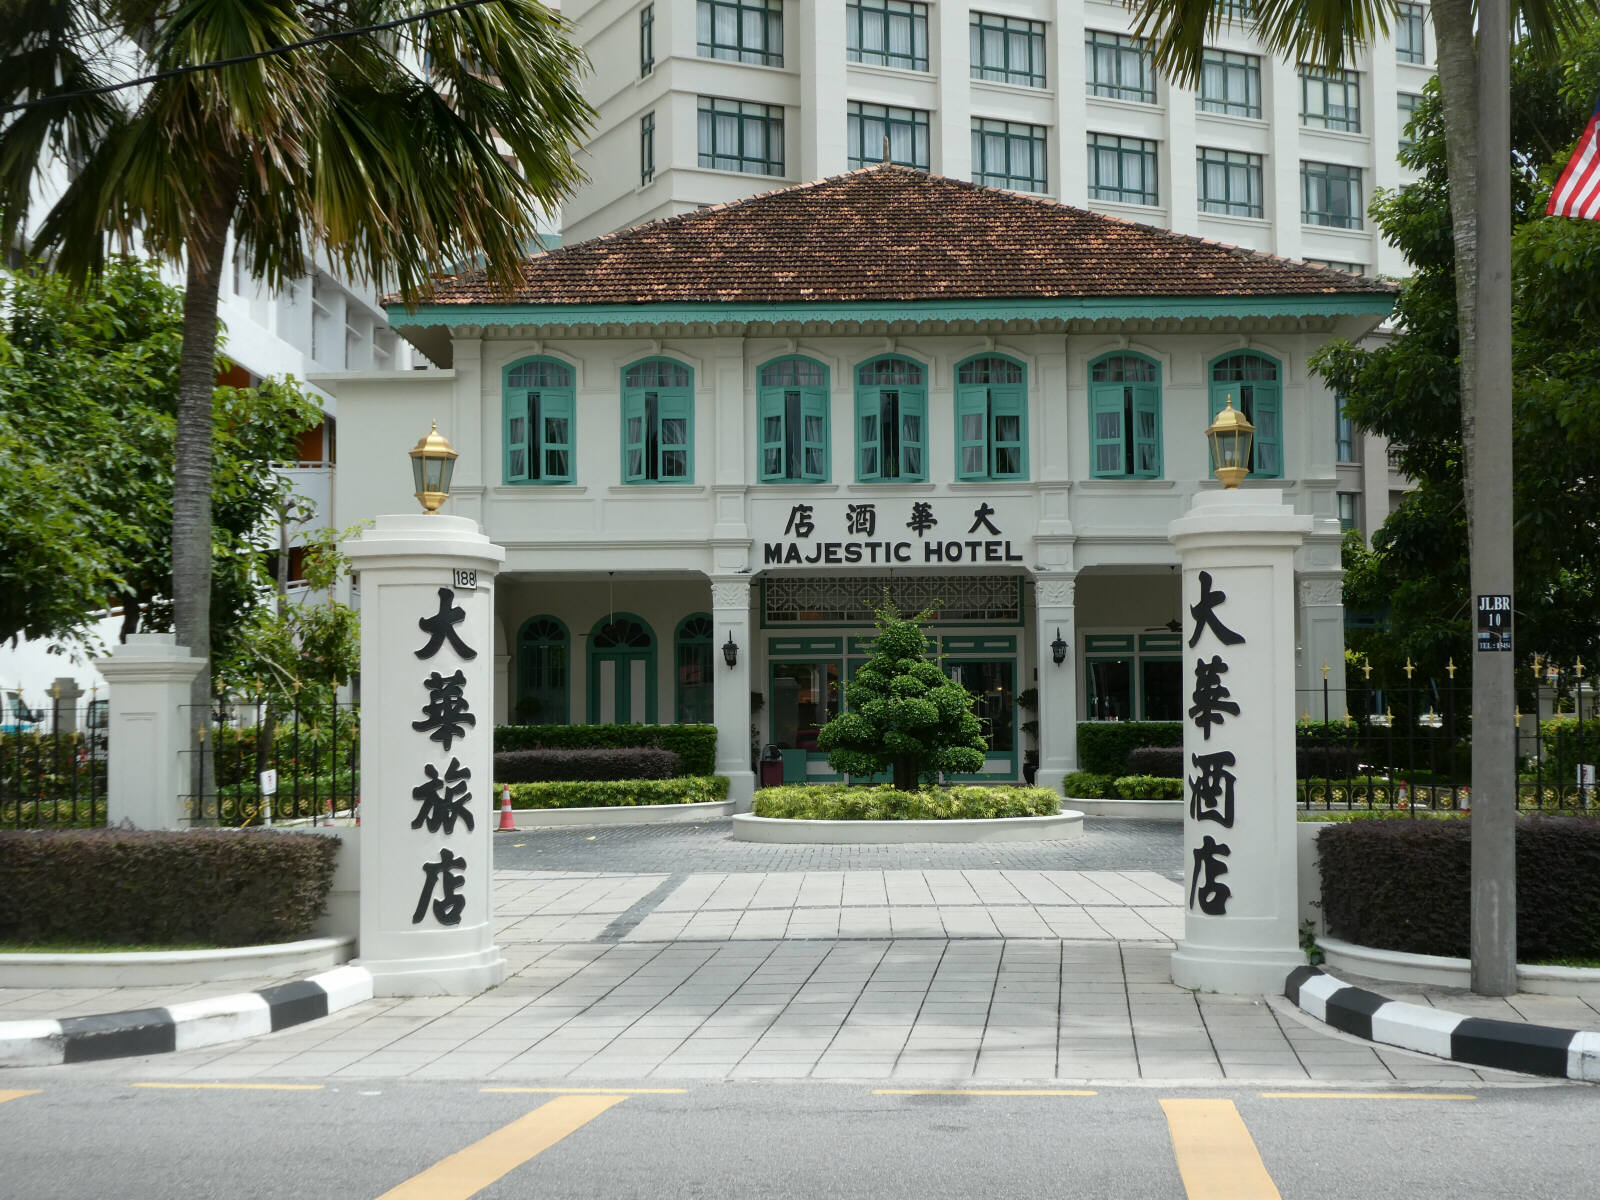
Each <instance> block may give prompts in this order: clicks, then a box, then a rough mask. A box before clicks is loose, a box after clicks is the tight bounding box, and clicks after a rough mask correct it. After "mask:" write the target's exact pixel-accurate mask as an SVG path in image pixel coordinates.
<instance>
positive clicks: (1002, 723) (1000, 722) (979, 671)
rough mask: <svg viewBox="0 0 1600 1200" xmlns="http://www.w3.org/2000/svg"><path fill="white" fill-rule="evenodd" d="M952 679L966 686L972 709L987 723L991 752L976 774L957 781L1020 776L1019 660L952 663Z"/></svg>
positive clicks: (986, 738)
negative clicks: (1018, 734) (1018, 751)
mask: <svg viewBox="0 0 1600 1200" xmlns="http://www.w3.org/2000/svg"><path fill="white" fill-rule="evenodd" d="M946 666H947V668H948V669H949V672H950V678H951V679H953V680H955V681H956V682H957V683H959V684H960V685H961V686H962V687H964V688H966V690H967V693H968V695H970V696H971V697H972V708H973V711H974V712H975V713H977V715H978V722H979V724H981V725H982V726H983V736H984V740H985V741H987V742H988V743H989V753H988V756H987V758H986V760H985V761H984V765H983V770H982V771H981V772H979V773H978V774H976V775H957V776H953V777H952V778H953V779H957V780H979V779H1016V778H1017V777H1018V774H1017V691H1016V677H1017V662H1016V659H1013V658H999V659H978V660H965V661H956V662H950V661H948V660H947V662H946Z"/></svg>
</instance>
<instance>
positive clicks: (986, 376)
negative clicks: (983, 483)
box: [956, 354, 1028, 479]
mask: <svg viewBox="0 0 1600 1200" xmlns="http://www.w3.org/2000/svg"><path fill="white" fill-rule="evenodd" d="M1027 477H1028V387H1027V383H1026V376H1025V375H1024V374H1023V369H1022V364H1021V363H1017V362H1013V361H1012V360H1011V359H1009V358H1001V357H1000V356H999V355H995V354H989V355H984V356H982V357H979V358H969V359H967V361H966V362H964V363H962V364H961V365H960V366H959V367H957V368H956V478H957V479H1026V478H1027Z"/></svg>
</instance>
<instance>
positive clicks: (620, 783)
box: [494, 775, 728, 808]
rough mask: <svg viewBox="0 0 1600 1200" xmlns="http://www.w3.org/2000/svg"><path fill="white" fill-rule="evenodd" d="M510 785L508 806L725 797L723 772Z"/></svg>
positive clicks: (570, 805) (618, 805)
mask: <svg viewBox="0 0 1600 1200" xmlns="http://www.w3.org/2000/svg"><path fill="white" fill-rule="evenodd" d="M500 787H501V784H499V783H496V784H495V785H494V794H495V798H496V802H497V803H498V800H499V796H500ZM510 787H511V807H512V808H633V807H636V806H638V805H641V804H700V803H703V802H706V801H710V800H726V799H727V798H728V777H727V776H726V775H683V776H679V777H678V778H677V779H613V780H598V779H591V780H572V781H564V782H551V783H513V784H511V785H510Z"/></svg>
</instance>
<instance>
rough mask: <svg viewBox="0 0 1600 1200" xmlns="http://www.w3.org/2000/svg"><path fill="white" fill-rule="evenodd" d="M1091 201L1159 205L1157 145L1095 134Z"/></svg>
mask: <svg viewBox="0 0 1600 1200" xmlns="http://www.w3.org/2000/svg"><path fill="white" fill-rule="evenodd" d="M1089 198H1090V199H1091V200H1114V201H1117V202H1119V203H1122V204H1159V203H1160V202H1161V196H1160V192H1159V190H1158V189H1157V187H1156V144H1155V143H1154V142H1151V141H1146V140H1145V139H1144V138H1130V137H1117V136H1115V135H1113V134H1108V133H1091V134H1090V135H1089Z"/></svg>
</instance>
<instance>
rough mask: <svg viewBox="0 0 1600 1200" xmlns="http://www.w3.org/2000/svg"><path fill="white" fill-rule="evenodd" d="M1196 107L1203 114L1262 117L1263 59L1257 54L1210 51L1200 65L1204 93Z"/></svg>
mask: <svg viewBox="0 0 1600 1200" xmlns="http://www.w3.org/2000/svg"><path fill="white" fill-rule="evenodd" d="M1195 104H1196V105H1197V106H1198V107H1199V108H1200V110H1201V111H1202V112H1210V113H1221V114H1223V115H1224V116H1229V117H1259V116H1260V115H1261V59H1260V58H1259V57H1257V56H1256V55H1254V54H1236V53H1234V52H1233V51H1231V50H1211V49H1207V50H1206V52H1205V56H1204V58H1203V59H1202V60H1201V63H1200V94H1199V95H1198V96H1196V97H1195Z"/></svg>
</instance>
